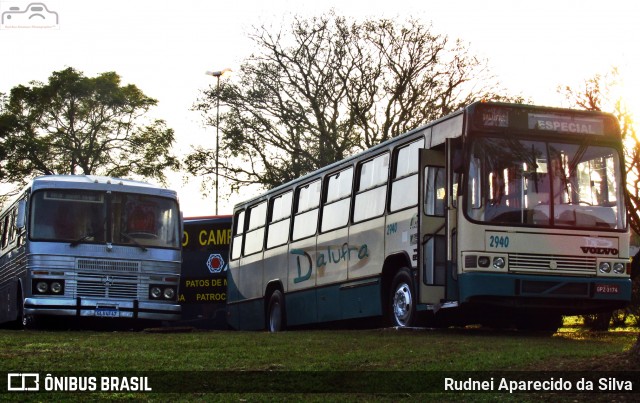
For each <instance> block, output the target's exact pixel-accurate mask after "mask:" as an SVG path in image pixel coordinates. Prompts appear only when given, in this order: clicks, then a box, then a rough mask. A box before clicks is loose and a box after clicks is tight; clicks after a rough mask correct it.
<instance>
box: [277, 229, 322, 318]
mask: <svg viewBox="0 0 640 403" xmlns="http://www.w3.org/2000/svg"><path fill="white" fill-rule="evenodd" d="M316 276H317V265H316V237H315V236H314V237H310V238H306V239H303V240H300V241H296V242H292V243H291V244H290V245H289V273H288V280H287V291H288V292H287V294H286V296H285V310H286V314H287V325H291V326H294V325H301V324H304V323H314V322H316V321H317V320H318V313H317V312H318V311H317V300H316V289H315V286H316ZM307 290H308V291H307ZM299 291H305V292H299Z"/></svg>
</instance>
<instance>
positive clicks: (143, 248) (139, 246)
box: [120, 232, 147, 252]
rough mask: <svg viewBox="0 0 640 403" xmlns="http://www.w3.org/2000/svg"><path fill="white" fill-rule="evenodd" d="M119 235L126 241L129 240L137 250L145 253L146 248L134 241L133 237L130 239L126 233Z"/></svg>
mask: <svg viewBox="0 0 640 403" xmlns="http://www.w3.org/2000/svg"><path fill="white" fill-rule="evenodd" d="M120 235H122V236H124V237H125V238H127V239H128V240H130V241H131V243H132V244H134V245H135V246H137V247H138V248H140V249H142V251H143V252H146V251H147V248H145V247H144V246H143V245H141V244H140V242H138V241H136V239H135V238H134V237H132V236H131V235H129V234H127V233H126V232H120Z"/></svg>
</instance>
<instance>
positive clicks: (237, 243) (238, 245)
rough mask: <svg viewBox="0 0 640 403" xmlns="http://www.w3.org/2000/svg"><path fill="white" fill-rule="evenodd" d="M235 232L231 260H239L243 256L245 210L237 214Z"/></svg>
mask: <svg viewBox="0 0 640 403" xmlns="http://www.w3.org/2000/svg"><path fill="white" fill-rule="evenodd" d="M234 225H235V231H234V234H233V241H232V243H231V259H233V260H236V259H239V258H240V256H241V255H242V240H243V239H244V210H242V211H239V212H237V213H236V216H235V220H234Z"/></svg>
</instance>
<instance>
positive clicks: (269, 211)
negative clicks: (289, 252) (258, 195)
mask: <svg viewBox="0 0 640 403" xmlns="http://www.w3.org/2000/svg"><path fill="white" fill-rule="evenodd" d="M286 195H291V201H290V206H289V214H287V215H286V216H282V217H278V218H277V219H275V220H274V219H273V208H274V203H275V201H276V200H277V199H281V198H283V197H285V196H286ZM293 196H294V192H293V189H289V190H287V191H285V192H283V193H279V194H277V195H275V196H273V197H271V198H270V199H269V205H268V207H267V233H266V236H265V238H266V240H265V250H269V249H273V248H277V247H278V246H282V245H286V244H287V243H289V240H290V238H291V229H292V228H291V218H292V215H293V214H292V211H293ZM286 220H289V225H288V228H287V231H286V233H287V236H286V238H285V239H284V241H283V242H281V243H276V244H274V245H269V235H270V231H271V227H272V226H273V225H274V224H280V223H282V222H283V221H286Z"/></svg>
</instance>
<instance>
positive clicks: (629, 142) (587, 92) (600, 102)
mask: <svg viewBox="0 0 640 403" xmlns="http://www.w3.org/2000/svg"><path fill="white" fill-rule="evenodd" d="M619 84H620V75H619V72H618V70H617V69H615V68H614V69H612V70H611V72H609V73H607V74H604V75H602V74H596V75H594V77H592V78H589V79H587V80H585V82H584V84H583V87H572V86H565V87H560V88H558V91H559V92H560V93H562V94H564V96H565V98H566V99H567V100H568V101H569V102H570V103H571V104H572V105H573V106H574V107H578V108H581V109H585V110H592V111H601V110H603V109H606V110H609V111H612V113H613V114H614V115H615V116H616V117H617V118H618V122H620V130H621V133H622V139H623V142H624V146H625V147H624V152H625V167H626V174H627V187H626V191H625V197H626V204H627V217H628V220H629V225H630V227H631V229H632V230H633V232H635V233H636V234H640V211H639V210H638V208H640V143H639V142H638V136H637V132H636V130H635V127H634V125H633V115H632V114H631V112H630V111H629V110H628V109H627V107H626V105H625V103H624V100H623V99H622V98H621V97H619V96H616V95H615V93H614V89H615V88H616V87H617V86H618V85H619ZM639 259H640V256H638V255H636V256H635V257H634V264H633V265H632V266H633V268H634V269H633V270H632V274H631V277H632V280H633V281H634V290H635V294H636V297H637V294H638V291H637V290H638V282H639V281H640V278H639V276H638V268H639V267H640V266H639V265H638V262H639ZM635 304H636V305H637V301H636V302H635ZM636 309H637V306H636ZM610 318H611V315H608V316H607V315H598V316H596V318H595V319H594V320H595V322H596V323H595V325H596V326H600V327H602V328H608V325H609V320H610ZM631 354H634V355H635V357H636V359H640V335H638V339H637V340H636V343H635V345H634V347H633V348H632V350H631Z"/></svg>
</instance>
